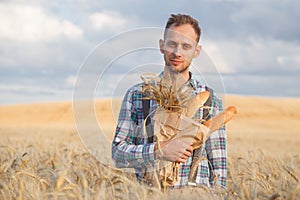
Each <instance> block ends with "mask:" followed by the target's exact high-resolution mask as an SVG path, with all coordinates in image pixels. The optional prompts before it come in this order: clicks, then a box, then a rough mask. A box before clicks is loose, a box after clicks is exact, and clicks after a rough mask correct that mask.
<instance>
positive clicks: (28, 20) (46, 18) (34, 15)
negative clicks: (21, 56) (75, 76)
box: [0, 3, 83, 42]
mask: <svg viewBox="0 0 300 200" xmlns="http://www.w3.org/2000/svg"><path fill="white" fill-rule="evenodd" d="M0 24H1V30H0V39H2V40H9V41H15V42H49V41H53V40H56V39H59V38H67V39H76V38H79V37H81V36H82V35H83V30H82V29H81V28H80V27H79V26H77V25H75V24H73V23H72V22H70V21H68V20H64V19H59V18H58V17H57V16H54V15H50V14H48V13H47V12H46V11H45V10H44V9H43V8H42V7H39V6H36V5H23V4H18V3H14V4H13V3H0Z"/></svg>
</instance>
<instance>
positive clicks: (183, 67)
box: [164, 56, 190, 73]
mask: <svg viewBox="0 0 300 200" xmlns="http://www.w3.org/2000/svg"><path fill="white" fill-rule="evenodd" d="M164 60H165V64H166V66H168V67H169V69H170V70H171V71H173V72H177V73H183V72H185V71H187V70H189V67H190V63H188V65H186V66H182V67H180V68H179V69H176V68H173V67H172V63H171V62H169V61H168V59H167V58H166V56H164Z"/></svg>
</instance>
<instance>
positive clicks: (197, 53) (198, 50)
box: [194, 45, 202, 58]
mask: <svg viewBox="0 0 300 200" xmlns="http://www.w3.org/2000/svg"><path fill="white" fill-rule="evenodd" d="M201 50H202V46H201V45H197V47H196V51H195V53H194V58H197V57H198V56H199V54H200V52H201Z"/></svg>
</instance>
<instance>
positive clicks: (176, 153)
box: [112, 14, 227, 188]
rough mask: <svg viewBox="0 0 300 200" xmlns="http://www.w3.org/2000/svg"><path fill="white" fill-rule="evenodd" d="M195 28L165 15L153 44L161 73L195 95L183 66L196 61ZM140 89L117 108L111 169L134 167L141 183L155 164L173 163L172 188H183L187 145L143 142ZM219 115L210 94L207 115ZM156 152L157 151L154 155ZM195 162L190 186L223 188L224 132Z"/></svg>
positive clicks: (188, 160)
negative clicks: (178, 80) (174, 177)
mask: <svg viewBox="0 0 300 200" xmlns="http://www.w3.org/2000/svg"><path fill="white" fill-rule="evenodd" d="M200 35H201V29H200V27H199V25H198V22H197V20H195V19H194V18H192V17H191V16H189V15H182V14H177V15H174V14H173V15H171V17H170V18H169V19H168V22H167V24H166V27H165V32H164V39H163V40H162V39H161V40H160V41H159V47H160V51H161V53H162V54H163V57H164V60H165V70H166V69H170V70H173V71H176V72H177V73H178V74H180V75H182V77H183V78H184V79H185V81H186V83H189V84H190V85H191V87H192V88H193V89H194V91H195V93H200V92H202V91H205V90H206V88H207V87H206V86H204V85H201V84H200V83H199V82H198V81H197V80H195V79H193V77H192V74H191V73H190V72H189V66H190V64H191V62H192V60H193V59H194V58H196V57H197V56H199V54H200V52H201V46H200V45H199V44H198V42H199V39H200ZM142 87H143V84H137V85H135V86H133V87H132V88H130V89H129V90H128V91H127V93H126V95H125V97H124V99H123V103H122V107H121V110H120V115H119V120H118V124H117V127H116V134H115V137H114V140H113V142H112V156H113V160H114V162H115V165H116V166H117V167H126V168H134V169H135V170H136V172H137V177H138V179H140V180H142V179H143V177H142V172H143V171H145V169H147V168H153V166H155V162H156V160H157V159H164V160H168V161H172V162H179V163H180V167H179V181H178V182H177V183H176V184H175V185H174V188H180V187H184V186H186V185H188V182H189V181H190V180H189V178H188V177H189V173H190V171H191V169H190V168H191V163H192V160H193V154H194V153H195V152H193V148H192V143H190V142H186V141H181V140H169V141H165V142H159V143H157V142H156V141H154V142H150V143H149V142H147V138H145V137H144V135H143V128H142V127H143V122H144V119H145V117H144V115H145V113H144V111H143V94H142ZM156 108H157V104H156V103H155V101H153V100H151V101H150V111H149V113H151V112H153V111H154V110H155V109H156ZM222 110H223V106H222V102H221V100H220V99H219V98H218V97H217V96H216V94H215V93H214V92H213V93H212V94H211V109H210V116H211V117H212V116H215V115H217V114H218V113H219V112H220V111H222ZM202 116H203V109H199V110H198V112H197V113H196V115H195V116H194V118H195V119H198V120H200V119H201V118H202ZM158 149H159V150H158ZM199 153H200V157H204V158H206V159H202V160H201V162H200V163H199V165H198V170H197V172H196V180H195V182H196V184H197V185H199V184H203V185H206V186H213V185H217V186H220V187H226V177H227V151H226V134H225V128H224V127H222V128H221V129H219V130H218V131H216V132H214V133H212V134H211V136H210V137H209V138H208V139H207V141H206V142H205V144H204V145H203V146H202V148H201V151H200V152H199Z"/></svg>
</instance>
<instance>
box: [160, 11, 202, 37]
mask: <svg viewBox="0 0 300 200" xmlns="http://www.w3.org/2000/svg"><path fill="white" fill-rule="evenodd" d="M173 24H174V25H175V26H180V25H183V24H190V25H191V26H192V27H193V28H194V30H195V32H196V34H197V42H199V40H200V35H201V28H200V26H199V23H198V21H197V20H196V19H194V18H193V17H191V16H190V15H185V14H171V16H170V18H169V19H168V21H167V24H166V27H165V29H166V30H167V29H169V28H170V27H171V26H172V25H173Z"/></svg>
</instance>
